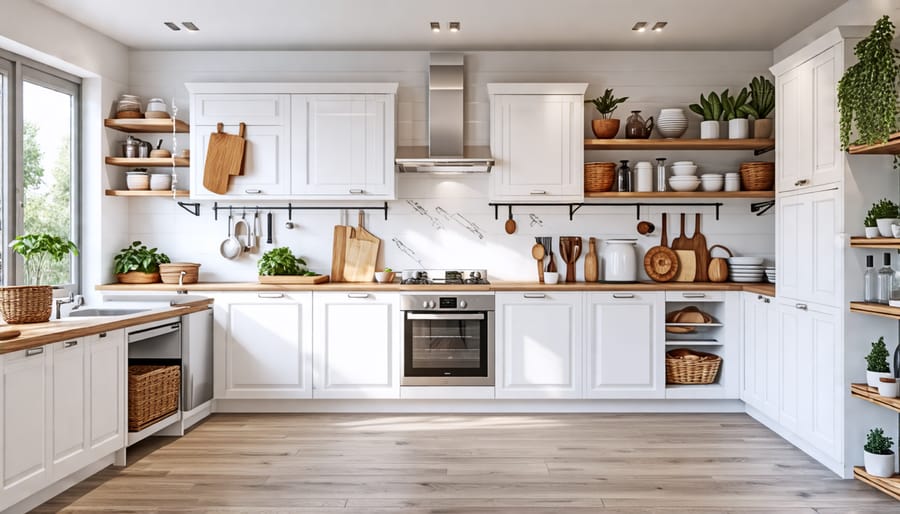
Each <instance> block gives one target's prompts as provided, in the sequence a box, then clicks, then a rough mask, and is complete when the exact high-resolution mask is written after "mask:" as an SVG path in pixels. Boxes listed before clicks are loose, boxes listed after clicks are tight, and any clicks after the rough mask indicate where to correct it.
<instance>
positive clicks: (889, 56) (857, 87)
mask: <svg viewBox="0 0 900 514" xmlns="http://www.w3.org/2000/svg"><path fill="white" fill-rule="evenodd" d="M893 40H894V24H893V23H892V22H891V18H890V17H889V16H888V15H884V16H882V17H881V19H879V20H878V21H877V22H875V26H874V27H873V28H872V32H871V33H869V35H868V36H867V37H866V38H865V39H863V40H861V41H860V42H859V43H857V44H856V46H855V47H854V49H853V53H854V54H855V55H856V58H857V62H856V64H854V65H852V66H850V67H849V68H847V71H845V72H844V75H843V77H841V80H840V81H839V82H838V87H837V97H838V98H837V100H838V110H839V111H840V116H841V119H840V138H841V147H842V149H844V150H846V149H847V148H849V147H850V145H851V144H861V145H870V144H875V143H881V142H884V141H887V140H888V139H890V136H891V134H892V133H894V132H896V131H897V128H898V127H897V114H898V112H897V78H898V74H900V52H898V51H897V50H896V49H895V48H894V47H893ZM854 125H855V128H856V135H857V139H856V140H855V141H853V142H851V141H850V136H851V132H852V131H853V128H854ZM895 163H896V160H895Z"/></svg>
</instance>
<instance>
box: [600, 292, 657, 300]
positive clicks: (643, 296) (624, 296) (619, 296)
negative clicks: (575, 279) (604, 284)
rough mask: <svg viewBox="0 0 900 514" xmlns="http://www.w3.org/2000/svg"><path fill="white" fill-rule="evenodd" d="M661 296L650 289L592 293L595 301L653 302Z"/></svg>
mask: <svg viewBox="0 0 900 514" xmlns="http://www.w3.org/2000/svg"><path fill="white" fill-rule="evenodd" d="M656 298H659V293H654V292H649V291H643V292H638V291H616V292H612V293H591V294H590V301H593V302H611V303H612V302H648V301H650V302H652V301H655V299H656Z"/></svg>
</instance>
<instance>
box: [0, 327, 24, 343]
mask: <svg viewBox="0 0 900 514" xmlns="http://www.w3.org/2000/svg"><path fill="white" fill-rule="evenodd" d="M20 335H22V331H21V330H16V329H14V328H5V329H3V330H0V341H6V340H8V339H15V338H17V337H19V336H20Z"/></svg>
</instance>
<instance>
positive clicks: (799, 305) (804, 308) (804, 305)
mask: <svg viewBox="0 0 900 514" xmlns="http://www.w3.org/2000/svg"><path fill="white" fill-rule="evenodd" d="M794 307H796V308H798V309H800V310H801V311H805V310H806V309H808V308H809V307H807V305H806V304H805V303H797V304H794Z"/></svg>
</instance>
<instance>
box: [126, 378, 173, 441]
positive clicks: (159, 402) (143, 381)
mask: <svg viewBox="0 0 900 514" xmlns="http://www.w3.org/2000/svg"><path fill="white" fill-rule="evenodd" d="M180 391H181V367H179V366H145V365H136V366H128V431H129V432H140V431H141V430H143V429H144V428H146V427H148V426H150V425H152V424H153V423H156V422H157V421H159V420H160V419H162V418H165V417H166V416H169V415H171V414H173V413H174V412H176V411H178V396H179V392H180Z"/></svg>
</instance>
